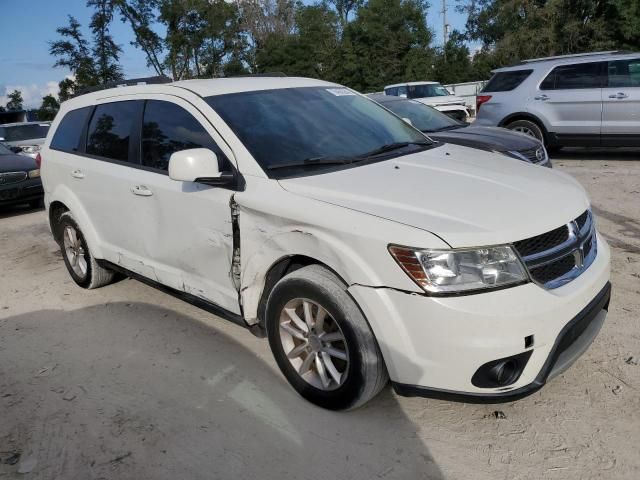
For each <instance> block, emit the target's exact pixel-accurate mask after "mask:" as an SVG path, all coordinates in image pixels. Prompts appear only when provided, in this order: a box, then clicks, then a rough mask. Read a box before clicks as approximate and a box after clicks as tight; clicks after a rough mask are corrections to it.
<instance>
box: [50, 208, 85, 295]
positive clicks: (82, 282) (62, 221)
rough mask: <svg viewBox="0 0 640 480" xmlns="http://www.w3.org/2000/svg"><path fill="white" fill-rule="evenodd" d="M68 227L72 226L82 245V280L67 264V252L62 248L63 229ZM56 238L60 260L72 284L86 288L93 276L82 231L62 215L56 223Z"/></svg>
mask: <svg viewBox="0 0 640 480" xmlns="http://www.w3.org/2000/svg"><path fill="white" fill-rule="evenodd" d="M67 225H69V226H72V227H73V228H74V229H75V231H76V235H77V236H78V239H79V240H80V243H81V244H82V248H83V249H84V252H85V260H86V261H87V274H86V275H85V277H84V279H83V278H81V277H79V276H78V275H77V274H76V273H75V272H74V271H73V267H72V266H71V264H70V263H69V259H68V258H67V252H66V251H65V248H64V229H65V227H66V226H67ZM58 229H59V230H58V235H59V236H58V238H59V239H60V251H61V252H62V259H63V260H64V264H65V266H66V267H67V271H68V272H69V275H71V278H72V279H73V281H74V282H76V283H77V284H78V285H79V286H80V287H82V288H88V287H89V285H90V284H91V275H93V269H92V268H91V252H90V251H89V247H88V245H87V241H86V240H85V239H84V235H83V234H82V230H80V227H79V226H78V224H77V223H76V221H75V220H74V219H73V218H72V217H71V216H70V215H68V214H63V215H62V216H61V217H60V221H59V223H58Z"/></svg>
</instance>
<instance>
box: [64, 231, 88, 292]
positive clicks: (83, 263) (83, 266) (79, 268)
mask: <svg viewBox="0 0 640 480" xmlns="http://www.w3.org/2000/svg"><path fill="white" fill-rule="evenodd" d="M63 241H64V252H65V255H66V256H67V260H68V261H69V265H71V268H72V269H73V272H74V273H75V274H76V275H77V276H78V277H80V278H81V279H84V278H85V277H86V276H87V258H86V252H85V249H84V247H83V246H82V241H81V240H80V237H79V235H78V232H77V231H76V229H75V228H73V227H72V226H71V225H66V226H65V227H64V236H63Z"/></svg>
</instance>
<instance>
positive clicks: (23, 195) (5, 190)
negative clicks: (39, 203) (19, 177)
mask: <svg viewBox="0 0 640 480" xmlns="http://www.w3.org/2000/svg"><path fill="white" fill-rule="evenodd" d="M43 196H44V190H43V189H42V180H40V178H30V179H27V180H24V181H22V182H16V183H9V184H7V185H0V205H15V204H19V203H28V202H31V201H33V200H38V199H40V198H42V197H43Z"/></svg>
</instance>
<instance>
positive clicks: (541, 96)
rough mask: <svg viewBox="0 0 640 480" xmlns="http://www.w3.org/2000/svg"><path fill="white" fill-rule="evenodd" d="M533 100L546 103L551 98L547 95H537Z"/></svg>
mask: <svg viewBox="0 0 640 480" xmlns="http://www.w3.org/2000/svg"><path fill="white" fill-rule="evenodd" d="M533 99H534V100H542V101H543V102H544V101H545V100H549V97H548V96H547V95H545V94H542V95H536V96H535V97H533Z"/></svg>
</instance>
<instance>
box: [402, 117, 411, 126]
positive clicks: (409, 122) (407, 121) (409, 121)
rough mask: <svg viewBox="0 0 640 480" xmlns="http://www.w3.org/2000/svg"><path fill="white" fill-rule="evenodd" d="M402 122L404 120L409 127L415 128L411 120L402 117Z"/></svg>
mask: <svg viewBox="0 0 640 480" xmlns="http://www.w3.org/2000/svg"><path fill="white" fill-rule="evenodd" d="M402 120H404V122H405V123H408V124H409V125H411V126H413V123H412V122H411V119H410V118H407V117H402Z"/></svg>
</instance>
